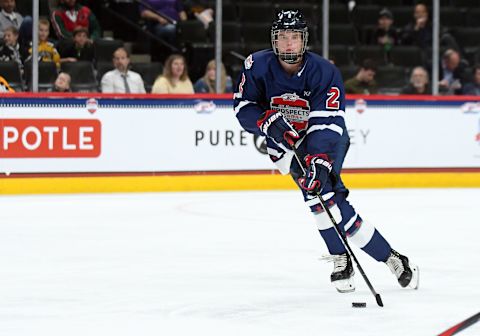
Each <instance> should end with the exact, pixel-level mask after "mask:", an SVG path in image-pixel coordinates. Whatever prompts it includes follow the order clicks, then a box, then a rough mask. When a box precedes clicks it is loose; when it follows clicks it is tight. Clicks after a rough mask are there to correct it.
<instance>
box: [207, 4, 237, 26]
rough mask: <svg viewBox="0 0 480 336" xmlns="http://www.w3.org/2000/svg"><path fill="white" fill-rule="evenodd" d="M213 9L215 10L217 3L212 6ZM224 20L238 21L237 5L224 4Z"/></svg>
mask: <svg viewBox="0 0 480 336" xmlns="http://www.w3.org/2000/svg"><path fill="white" fill-rule="evenodd" d="M211 8H213V9H214V10H215V3H213V4H212V7H211ZM222 19H223V22H226V21H237V20H238V13H237V7H236V6H235V4H233V3H225V2H223V6H222Z"/></svg>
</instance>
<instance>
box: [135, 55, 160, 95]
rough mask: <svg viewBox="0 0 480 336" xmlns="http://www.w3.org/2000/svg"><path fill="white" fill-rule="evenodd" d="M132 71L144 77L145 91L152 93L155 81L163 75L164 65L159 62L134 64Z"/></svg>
mask: <svg viewBox="0 0 480 336" xmlns="http://www.w3.org/2000/svg"><path fill="white" fill-rule="evenodd" d="M131 69H132V71H135V72H137V73H139V74H140V76H142V79H143V83H144V84H145V90H146V91H147V92H151V91H152V86H153V83H154V82H155V79H157V77H158V76H159V75H161V74H162V71H163V65H162V63H159V62H150V63H132V66H131Z"/></svg>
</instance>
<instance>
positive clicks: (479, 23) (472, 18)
mask: <svg viewBox="0 0 480 336" xmlns="http://www.w3.org/2000/svg"><path fill="white" fill-rule="evenodd" d="M479 18H480V8H469V9H468V10H467V13H466V22H467V24H466V26H467V27H480V19H479Z"/></svg>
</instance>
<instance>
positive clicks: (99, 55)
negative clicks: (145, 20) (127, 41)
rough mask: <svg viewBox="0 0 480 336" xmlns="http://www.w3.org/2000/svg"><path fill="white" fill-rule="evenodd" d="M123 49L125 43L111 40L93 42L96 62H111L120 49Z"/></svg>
mask: <svg viewBox="0 0 480 336" xmlns="http://www.w3.org/2000/svg"><path fill="white" fill-rule="evenodd" d="M121 47H123V41H121V40H111V39H98V40H95V41H94V42H93V48H94V50H95V60H96V61H97V62H106V61H108V62H111V61H112V58H113V53H114V52H115V50H117V49H118V48H121Z"/></svg>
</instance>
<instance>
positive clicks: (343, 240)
mask: <svg viewBox="0 0 480 336" xmlns="http://www.w3.org/2000/svg"><path fill="white" fill-rule="evenodd" d="M291 149H292V150H293V156H295V159H296V160H297V162H298V164H299V166H300V168H301V169H302V172H303V175H305V174H306V170H305V167H304V166H303V162H302V161H301V160H300V158H299V157H298V153H297V149H296V148H295V146H291ZM316 196H317V197H318V199H319V200H320V205H321V206H322V209H323V211H325V212H326V213H327V215H328V217H329V218H330V220H331V221H332V224H333V227H334V228H335V231H337V234H338V235H339V236H340V238H341V239H342V242H343V244H344V245H345V247H346V248H347V251H348V253H349V254H350V257H352V259H353V260H354V261H355V264H356V265H357V268H358V270H359V271H360V274H361V275H362V277H363V280H365V282H366V284H367V286H368V288H370V291H371V292H372V294H373V296H375V300H376V301H377V304H378V305H379V306H380V307H383V301H382V298H381V297H380V294H378V293H377V292H376V291H375V289H374V288H373V286H372V284H371V283H370V280H368V278H367V275H366V274H365V272H364V271H363V268H362V266H361V265H360V263H359V262H358V260H357V257H356V256H355V254H354V253H353V251H352V249H351V248H350V245H349V244H348V241H347V238H346V237H345V235H344V234H343V233H342V231H340V229H339V227H338V224H337V221H336V220H335V218H333V215H332V213H331V212H330V209H329V208H328V207H327V206H325V201H324V200H323V197H322V195H320V193H319V192H317V194H316Z"/></svg>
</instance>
